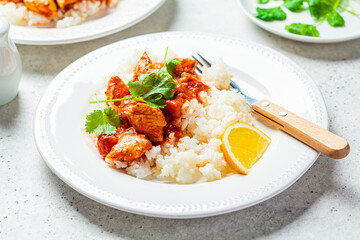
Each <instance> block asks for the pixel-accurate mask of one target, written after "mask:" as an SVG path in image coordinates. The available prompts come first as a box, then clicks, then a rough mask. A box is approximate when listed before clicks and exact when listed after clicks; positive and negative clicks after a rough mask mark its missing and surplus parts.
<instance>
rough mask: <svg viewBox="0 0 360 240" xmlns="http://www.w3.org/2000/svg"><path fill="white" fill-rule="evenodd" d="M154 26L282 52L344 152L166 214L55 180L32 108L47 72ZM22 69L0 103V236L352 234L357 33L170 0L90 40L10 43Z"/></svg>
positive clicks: (218, 4)
mask: <svg viewBox="0 0 360 240" xmlns="http://www.w3.org/2000/svg"><path fill="white" fill-rule="evenodd" d="M161 31H203V32H212V33H221V34H225V35H230V36H235V37H238V38H242V39H247V40H253V41H256V42H259V43H262V44H264V45H267V46H270V47H271V48H273V49H275V50H277V51H279V52H281V53H283V54H285V55H286V56H288V57H290V58H291V59H293V60H294V61H295V62H297V63H298V64H299V65H300V66H301V67H303V68H304V69H305V70H306V71H307V72H308V73H309V74H310V76H312V77H313V78H314V80H315V81H316V83H317V84H318V86H319V87H320V90H321V92H322V94H323V96H324V98H325V102H326V104H327V107H328V112H329V116H330V128H331V130H332V131H333V132H335V133H337V134H339V135H341V136H344V137H346V138H347V139H348V141H349V143H350V145H351V147H352V151H351V153H350V155H349V156H348V157H347V158H346V159H343V160H332V159H329V158H327V157H324V156H320V158H319V159H318V161H317V162H316V163H315V164H314V166H313V167H312V168H311V169H310V170H309V171H308V172H307V173H306V174H305V175H304V176H303V177H302V178H301V179H300V180H298V181H297V182H296V183H295V184H294V185H293V186H291V187H290V188H289V189H287V190H286V191H284V192H282V193H281V194H279V195H278V196H276V197H274V198H272V199H270V200H268V201H266V202H264V203H261V204H258V205H256V206H253V207H250V208H248V209H245V210H241V211H238V212H234V213H230V214H226V215H222V216H217V217H209V218H202V219H195V220H166V219H156V218H150V217H143V216H138V215H134V214H129V213H125V212H121V211H118V210H114V209H112V208H109V207H106V206H103V205H101V204H99V203H96V202H94V201H92V200H90V199H88V198H86V197H84V196H82V195H81V194H79V193H77V192H76V191H74V190H73V189H72V188H70V187H69V186H67V185H66V184H65V183H63V182H62V181H61V180H60V179H59V178H57V177H56V176H55V175H54V174H53V173H52V172H51V171H50V170H49V168H48V167H47V166H46V164H45V162H44V161H43V160H42V158H41V156H40V154H39V153H38V151H37V149H36V146H35V143H34V139H33V117H34V112H35V110H36V106H37V103H38V101H39V100H40V97H41V96H42V94H43V93H44V91H45V89H46V87H47V86H48V84H49V83H50V82H51V80H52V79H53V78H54V77H55V76H56V74H58V73H59V72H60V71H61V70H62V69H64V68H65V67H66V66H67V65H68V64H70V63H72V62H73V61H74V60H76V59H77V58H79V57H81V56H83V55H84V54H86V53H88V52H90V51H92V50H95V49H97V48H99V47H102V46H105V45H107V44H109V43H112V42H115V41H118V40H121V39H125V38H129V37H133V36H137V35H141V34H146V33H153V32H161ZM18 49H19V51H20V54H21V56H22V60H23V65H24V74H23V78H22V82H21V85H20V92H19V95H18V97H17V98H16V99H15V100H14V101H12V102H11V103H10V104H8V105H6V106H2V107H0V239H102V240H105V239H359V238H360V161H359V159H360V147H359V143H358V140H359V139H358V138H359V137H360V128H359V127H358V125H359V124H358V122H359V121H360V109H359V105H360V97H359V95H358V94H359V92H360V39H358V40H355V41H350V42H345V43H339V44H326V45H317V44H305V43H299V42H294V41H290V40H286V39H283V38H280V37H277V36H275V35H272V34H271V33H268V32H265V31H263V30H261V29H260V28H258V27H256V26H255V25H253V24H252V23H251V22H250V21H249V20H248V19H247V18H246V17H245V16H244V15H243V14H242V13H241V11H240V8H239V6H238V3H237V0H221V1H219V0H168V2H167V3H166V4H165V5H164V6H163V7H161V8H160V9H159V10H158V11H157V12H155V13H154V14H153V15H152V16H151V17H149V18H148V19H146V20H145V21H143V22H141V23H139V24H137V25H135V26H133V27H131V28H129V29H128V30H125V31H123V32H120V33H117V34H114V35H111V36H109V37H105V38H101V39H98V40H94V41H90V42H85V43H78V44H71V45H65V46H45V47H44V46H18Z"/></svg>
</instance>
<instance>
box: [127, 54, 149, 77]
mask: <svg viewBox="0 0 360 240" xmlns="http://www.w3.org/2000/svg"><path fill="white" fill-rule="evenodd" d="M151 66H152V62H151V60H150V57H149V55H148V54H147V53H146V52H144V53H143V55H142V56H141V58H140V60H139V62H138V63H137V64H136V66H135V70H134V79H133V80H132V81H133V82H136V81H138V80H139V76H140V75H142V74H147V73H150V70H151Z"/></svg>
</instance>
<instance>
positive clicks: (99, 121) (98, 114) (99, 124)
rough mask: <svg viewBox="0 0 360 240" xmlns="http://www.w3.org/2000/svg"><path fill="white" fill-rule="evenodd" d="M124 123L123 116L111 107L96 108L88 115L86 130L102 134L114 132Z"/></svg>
mask: <svg viewBox="0 0 360 240" xmlns="http://www.w3.org/2000/svg"><path fill="white" fill-rule="evenodd" d="M121 124H122V121H121V116H120V115H118V113H117V112H116V110H114V109H112V108H111V107H108V108H105V109H104V110H95V111H93V112H92V113H90V114H88V115H87V116H86V123H85V130H86V132H88V133H94V134H96V135H100V134H101V133H103V134H106V135H109V134H114V133H115V132H116V129H117V128H119V127H120V126H121Z"/></svg>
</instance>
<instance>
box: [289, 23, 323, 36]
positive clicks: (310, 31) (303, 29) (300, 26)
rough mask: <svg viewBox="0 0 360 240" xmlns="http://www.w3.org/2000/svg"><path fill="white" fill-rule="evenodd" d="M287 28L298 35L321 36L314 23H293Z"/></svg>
mask: <svg viewBox="0 0 360 240" xmlns="http://www.w3.org/2000/svg"><path fill="white" fill-rule="evenodd" d="M285 29H286V30H287V31H288V32H290V33H295V34H298V35H303V36H309V37H319V36H320V33H319V31H318V30H317V29H316V27H315V26H314V25H309V24H304V23H292V24H290V25H287V26H286V27H285Z"/></svg>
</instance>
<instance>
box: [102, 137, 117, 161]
mask: <svg viewBox="0 0 360 240" xmlns="http://www.w3.org/2000/svg"><path fill="white" fill-rule="evenodd" d="M118 141H119V139H118V138H117V137H116V136H115V135H114V134H112V135H108V136H106V135H105V134H100V135H99V136H98V137H97V148H98V150H99V153H100V155H101V156H103V157H105V156H106V155H107V154H108V153H109V152H110V151H111V149H112V147H113V146H114V145H115V144H117V142H118Z"/></svg>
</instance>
